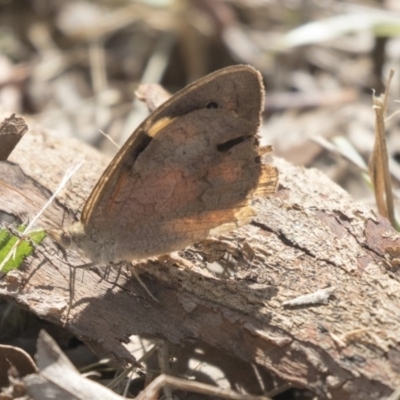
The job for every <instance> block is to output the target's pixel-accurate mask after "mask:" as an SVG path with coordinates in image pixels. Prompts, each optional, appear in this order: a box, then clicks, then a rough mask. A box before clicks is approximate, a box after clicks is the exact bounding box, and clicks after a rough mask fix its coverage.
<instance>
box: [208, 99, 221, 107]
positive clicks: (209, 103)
mask: <svg viewBox="0 0 400 400" xmlns="http://www.w3.org/2000/svg"><path fill="white" fill-rule="evenodd" d="M206 108H219V105H218V103H217V102H216V101H210V102H208V103H207V104H206Z"/></svg>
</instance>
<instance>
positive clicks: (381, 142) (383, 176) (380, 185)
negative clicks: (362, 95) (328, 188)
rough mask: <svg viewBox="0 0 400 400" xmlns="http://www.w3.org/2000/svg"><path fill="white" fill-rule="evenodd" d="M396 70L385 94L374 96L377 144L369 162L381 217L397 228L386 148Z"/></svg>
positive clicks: (389, 80) (391, 76) (391, 72)
mask: <svg viewBox="0 0 400 400" xmlns="http://www.w3.org/2000/svg"><path fill="white" fill-rule="evenodd" d="M393 75H394V70H391V71H390V75H389V79H388V83H387V85H386V90H385V93H384V94H383V95H382V96H380V97H376V96H375V95H374V96H373V102H374V109H375V117H376V119H375V143H374V149H373V151H372V154H371V158H370V160H369V174H370V176H371V181H372V183H373V187H374V192H375V199H376V204H377V207H378V211H379V213H380V214H381V215H383V216H384V217H386V218H388V219H389V221H390V223H391V224H392V225H393V226H396V222H395V217H394V207H393V193H392V182H391V177H390V173H389V157H388V152H387V147H386V136H385V115H386V110H387V101H388V94H389V88H390V82H391V80H392V78H393Z"/></svg>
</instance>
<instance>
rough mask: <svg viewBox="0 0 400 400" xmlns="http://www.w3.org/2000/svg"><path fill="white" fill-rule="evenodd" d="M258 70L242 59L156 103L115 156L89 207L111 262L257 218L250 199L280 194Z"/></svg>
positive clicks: (94, 233) (89, 229)
mask: <svg viewBox="0 0 400 400" xmlns="http://www.w3.org/2000/svg"><path fill="white" fill-rule="evenodd" d="M263 98H264V93H263V86H262V81H261V76H260V74H259V72H258V71H256V70H255V69H253V68H252V67H248V66H234V67H229V68H225V69H223V70H220V71H217V72H216V73H213V74H210V75H208V76H206V77H205V78H203V79H201V80H199V81H197V82H195V83H193V84H192V85H189V86H188V87H186V88H185V89H183V90H182V91H180V92H178V93H177V94H176V95H175V96H173V97H172V98H171V99H170V100H168V101H167V102H166V103H164V104H163V105H162V106H161V107H160V108H158V109H157V110H156V111H154V112H153V113H152V114H151V115H150V116H149V117H148V118H147V119H146V120H145V121H144V122H143V123H142V124H141V125H140V126H139V127H138V129H137V130H136V131H135V132H134V133H133V135H132V136H131V137H130V138H129V139H128V141H127V143H126V144H125V145H124V146H123V147H122V149H121V150H120V151H119V153H118V154H117V155H116V156H115V158H114V159H113V161H112V162H111V163H110V165H109V166H108V168H107V169H106V171H105V172H104V174H103V176H102V177H101V178H100V180H99V182H98V183H97V185H96V187H95V188H94V190H93V192H92V194H91V195H90V197H89V199H88V201H87V203H86V205H85V208H84V210H83V213H82V223H83V225H84V230H85V233H86V234H87V235H89V236H90V237H91V238H93V240H95V241H96V242H97V243H99V244H100V245H101V244H103V245H104V246H105V247H107V248H108V249H110V250H108V252H109V253H110V254H108V256H107V257H106V258H108V259H110V260H115V261H116V260H124V259H132V258H146V257H150V256H154V255H159V254H165V253H168V252H171V251H175V250H179V249H182V248H184V247H186V246H187V245H189V244H192V243H194V242H196V241H199V240H202V239H204V238H206V237H207V236H209V235H210V234H216V233H221V232H223V231H226V230H230V229H232V228H234V227H237V226H240V225H243V224H244V223H246V222H248V221H249V219H250V218H251V215H252V210H251V207H250V206H249V200H250V198H251V196H252V195H253V194H254V193H255V192H256V191H257V192H258V194H262V193H264V194H267V193H272V192H273V191H274V190H275V187H276V184H277V171H276V170H275V169H274V168H273V167H271V166H267V165H262V164H261V161H260V153H259V149H258V138H257V135H256V134H257V130H258V128H259V125H260V118H261V110H262V107H263Z"/></svg>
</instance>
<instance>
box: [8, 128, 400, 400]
mask: <svg viewBox="0 0 400 400" xmlns="http://www.w3.org/2000/svg"><path fill="white" fill-rule="evenodd" d="M82 159H85V160H86V161H85V164H84V165H83V166H82V168H81V170H80V171H79V172H78V173H77V174H76V175H74V177H73V178H72V180H71V181H70V183H68V184H67V186H66V188H65V190H64V191H63V193H62V194H61V195H60V196H59V199H58V200H57V201H56V202H55V203H53V205H51V206H50V207H49V209H48V210H47V211H46V212H45V214H44V216H43V217H42V218H41V219H40V220H39V222H38V226H40V227H42V228H50V227H53V228H54V227H56V226H57V227H59V226H61V225H62V224H67V223H71V222H73V221H74V220H76V219H77V217H78V215H79V210H80V209H81V208H82V205H83V204H84V201H85V199H86V198H87V196H88V195H89V193H90V190H91V188H92V187H93V185H94V184H95V182H96V180H97V179H98V177H99V176H100V174H101V172H102V171H103V170H104V168H105V166H106V164H107V161H108V160H106V157H103V156H102V155H100V154H99V153H98V152H97V151H96V150H94V149H92V148H90V147H88V146H85V145H83V144H82V143H80V142H78V141H77V140H72V139H68V140H65V141H60V140H57V139H55V138H53V137H52V136H51V135H49V134H47V133H46V132H43V131H42V130H41V129H40V128H38V127H31V129H30V131H29V132H28V133H27V134H26V135H25V136H24V138H23V139H22V140H21V142H20V143H19V145H18V146H17V148H16V149H15V150H14V152H13V153H12V154H11V156H10V158H9V161H7V162H1V163H0V212H1V213H6V214H8V215H11V216H15V217H18V218H19V219H20V220H22V221H26V220H27V219H31V218H32V217H33V216H34V215H35V213H37V212H38V210H39V209H40V208H41V207H42V206H43V205H44V204H45V202H46V201H47V199H48V198H49V197H50V195H51V193H52V192H54V190H55V189H56V187H57V185H58V183H59V181H60V180H61V178H62V176H63V175H64V173H65V171H66V170H67V169H68V168H69V167H71V166H74V165H76V164H77V163H78V162H79V161H81V160H82ZM274 164H275V165H276V166H277V167H278V169H279V172H280V184H279V189H278V191H277V193H276V194H275V195H273V196H271V197H270V198H269V199H257V201H256V202H255V207H256V209H257V212H258V214H257V216H256V217H255V218H254V221H253V222H252V223H251V224H248V225H246V226H244V227H243V228H241V229H238V230H237V231H235V232H232V233H231V234H229V235H225V236H224V237H221V238H218V239H212V240H207V241H205V242H202V243H199V244H197V245H195V246H193V247H191V248H188V249H186V250H185V251H183V252H181V253H180V257H181V258H179V257H164V258H162V259H160V260H156V259H154V260H148V261H144V262H137V263H135V266H136V268H138V271H139V272H140V276H141V278H142V280H143V281H144V282H145V284H146V285H147V287H148V289H149V290H150V291H151V293H152V294H153V295H154V296H155V298H156V299H157V300H158V302H155V301H154V300H152V299H151V298H150V297H149V296H148V294H147V293H146V292H145V291H144V290H143V288H142V287H141V286H140V284H139V283H138V282H137V280H136V279H135V278H133V277H132V276H131V273H129V271H126V270H125V269H123V268H122V269H115V268H113V269H110V270H109V272H108V274H106V275H104V271H105V269H104V267H100V266H95V267H93V268H89V269H87V270H85V271H82V270H78V271H77V279H76V282H75V299H74V302H73V305H72V308H71V312H70V315H69V318H68V320H67V321H65V317H66V312H67V311H66V310H67V308H68V303H69V299H70V289H69V288H70V282H69V266H70V265H75V266H77V265H82V264H84V263H86V262H88V261H89V260H85V259H82V257H81V256H80V255H79V254H76V253H74V252H67V259H65V258H64V256H63V254H62V252H61V251H60V249H58V248H57V247H56V246H55V244H54V243H53V242H52V241H51V239H50V238H46V239H45V241H44V242H43V243H42V245H40V246H38V248H37V249H36V250H35V252H34V256H31V257H29V258H28V259H27V260H26V261H25V262H24V265H23V267H22V268H20V269H19V270H18V271H14V272H10V273H9V274H7V275H6V276H5V277H4V278H3V279H2V280H1V281H0V296H1V297H2V298H6V299H8V300H12V301H15V302H17V303H18V304H20V305H22V306H23V307H25V308H27V309H29V310H30V311H32V312H34V313H35V314H37V315H38V316H40V317H41V318H44V319H46V320H49V321H52V322H54V323H56V324H64V323H65V325H66V327H67V328H68V329H69V330H70V331H71V332H72V333H74V334H75V335H77V336H78V337H79V338H81V339H82V340H83V341H85V342H87V343H89V344H90V345H91V346H92V348H96V349H97V351H107V352H109V353H111V354H113V355H114V357H115V359H117V360H127V361H133V359H132V356H131V354H130V353H129V352H128V351H127V350H126V348H125V347H124V343H125V342H127V340H128V338H129V336H130V335H132V334H140V335H144V336H147V337H152V338H162V339H165V340H167V341H169V342H171V343H173V344H175V345H179V344H182V343H184V342H186V341H189V340H190V341H195V342H198V343H207V344H208V345H212V346H215V347H217V348H219V349H223V350H224V351H226V352H228V353H229V354H231V355H234V356H236V357H238V358H240V359H242V360H246V361H249V362H253V363H256V364H258V365H262V366H264V367H265V368H267V369H268V370H269V371H270V372H272V373H273V374H276V375H277V376H279V377H280V378H282V379H284V380H285V381H287V382H290V383H291V384H293V385H294V386H298V387H303V388H308V389H310V390H312V391H314V392H315V393H316V394H318V396H319V397H320V398H335V399H381V398H384V397H386V396H387V395H389V394H390V393H391V392H392V390H393V389H395V388H396V387H397V386H399V385H400V347H399V340H400V282H399V275H398V272H397V271H396V269H395V264H396V260H389V259H388V257H387V256H388V248H389V247H391V248H392V250H393V249H395V248H396V247H397V246H400V237H399V235H398V234H397V233H396V232H395V231H394V230H393V229H392V228H391V226H390V225H389V223H388V221H387V220H385V219H383V218H380V217H379V216H377V215H376V214H375V213H374V212H373V211H371V210H370V209H369V208H368V207H367V206H365V205H363V204H359V203H355V202H354V201H353V200H352V199H351V197H350V196H349V195H348V194H347V193H346V192H345V191H344V190H342V189H341V188H339V187H338V186H337V185H336V184H334V183H332V182H331V181H330V180H329V179H328V178H327V177H326V176H324V175H323V174H322V173H321V172H319V171H317V170H313V169H309V170H307V169H304V168H300V167H295V166H293V165H290V164H288V163H287V162H285V161H283V160H280V159H275V160H274ZM392 253H393V251H392ZM210 264H212V265H214V266H215V265H217V264H218V265H220V266H222V267H223V270H224V273H222V274H220V275H219V276H216V275H215V274H212V273H211V272H210V271H209V270H208V269H207V268H205V267H206V266H207V265H210ZM323 288H328V290H327V291H326V292H325V295H326V296H325V297H324V299H323V300H325V304H324V303H323V302H322V304H312V305H310V304H308V305H307V304H305V305H300V306H292V307H290V306H285V305H284V303H285V302H286V301H288V300H290V299H293V298H296V297H297V296H300V295H304V294H308V293H312V292H316V291H318V290H320V289H323ZM327 299H328V300H327Z"/></svg>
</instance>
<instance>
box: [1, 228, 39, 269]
mask: <svg viewBox="0 0 400 400" xmlns="http://www.w3.org/2000/svg"><path fill="white" fill-rule="evenodd" d="M24 229H25V227H24V226H20V227H18V231H19V232H23V231H24ZM27 236H28V237H29V238H30V240H32V242H33V243H35V244H39V243H41V242H42V241H43V239H44V238H45V237H46V232H44V231H35V232H29V233H28V234H27ZM18 240H19V239H18V238H17V237H16V236H14V235H11V234H10V233H9V232H8V231H7V230H5V229H0V264H2V262H3V260H4V259H5V258H6V257H7V255H8V254H9V252H10V251H11V249H12V248H13V246H14V244H15V243H16V242H17V241H18ZM32 251H33V247H32V246H31V244H30V243H29V242H28V241H26V240H20V242H19V244H18V246H17V248H16V251H15V256H13V257H11V258H10V259H9V260H8V261H7V262H6V264H5V265H4V266H3V269H2V272H3V273H7V272H10V271H12V270H13V269H18V268H19V267H20V266H21V265H22V262H23V261H24V260H25V258H26V257H28V256H29V255H31V254H32Z"/></svg>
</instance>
